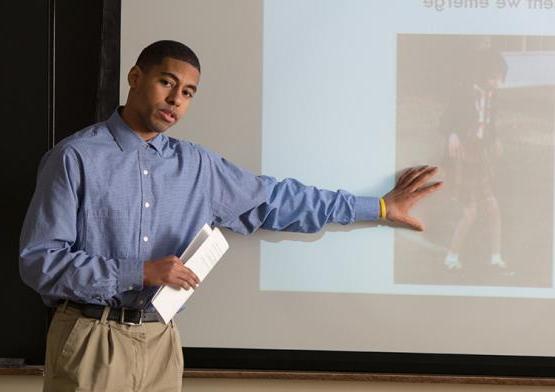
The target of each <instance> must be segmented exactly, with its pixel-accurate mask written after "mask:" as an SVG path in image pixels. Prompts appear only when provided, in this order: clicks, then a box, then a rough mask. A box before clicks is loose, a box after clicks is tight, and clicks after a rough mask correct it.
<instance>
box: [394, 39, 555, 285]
mask: <svg viewBox="0 0 555 392" xmlns="http://www.w3.org/2000/svg"><path fill="white" fill-rule="evenodd" d="M397 49H398V53H397V54H398V59H397V60H398V62H397V64H398V68H397V73H398V74H397V76H398V87H397V157H398V158H397V162H396V163H397V168H399V169H401V168H403V167H406V166H407V163H410V162H414V160H415V159H417V157H418V156H425V157H429V159H430V160H431V161H433V162H436V163H437V164H438V165H439V166H440V169H441V171H442V173H443V179H444V181H445V188H444V190H443V192H442V193H441V194H440V195H438V196H437V198H436V202H434V203H429V204H428V205H427V206H424V207H423V208H422V209H421V210H420V211H419V212H418V213H419V215H420V216H422V217H423V219H424V220H426V221H428V220H429V221H434V222H443V223H444V224H443V225H440V226H441V227H438V226H436V227H435V228H434V227H430V228H429V229H428V230H427V231H426V232H425V233H424V234H423V235H415V234H414V233H410V232H406V231H397V233H396V235H395V282H396V283H410V284H433V285H437V284H448V285H457V284H460V285H484V286H500V285H503V286H526V287H552V286H553V282H552V264H553V159H554V158H553V127H554V122H555V106H554V105H555V38H553V37H529V36H526V37H524V36H475V35H474V36H462V35H413V34H403V35H398V48H397ZM431 204H433V205H431Z"/></svg>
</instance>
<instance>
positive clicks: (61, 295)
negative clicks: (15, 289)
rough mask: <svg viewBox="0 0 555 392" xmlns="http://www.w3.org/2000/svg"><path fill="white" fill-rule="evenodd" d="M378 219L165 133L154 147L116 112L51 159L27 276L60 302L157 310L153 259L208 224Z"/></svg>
mask: <svg viewBox="0 0 555 392" xmlns="http://www.w3.org/2000/svg"><path fill="white" fill-rule="evenodd" d="M378 213H379V202H378V199H376V198H373V197H356V196H353V195H352V194H350V193H348V192H345V191H342V190H340V191H337V192H332V191H328V190H322V189H317V188H315V187H310V186H305V185H303V184H301V183H299V182H298V181H296V180H294V179H285V180H283V181H277V180H276V179H275V178H272V177H267V176H256V175H254V174H252V173H250V172H248V171H246V170H243V169H241V168H239V167H237V166H235V165H233V164H232V163H230V162H229V161H227V160H226V159H224V158H222V157H221V156H219V155H217V154H215V153H214V152H211V151H208V150H206V149H205V148H203V147H201V146H199V145H196V144H193V143H190V142H186V141H182V140H177V139H174V138H171V137H167V136H165V135H163V134H159V135H158V136H156V137H155V138H154V139H152V140H150V141H149V142H145V141H144V140H142V139H141V138H140V137H139V136H138V135H137V134H136V133H135V132H134V131H132V130H131V129H130V128H129V127H128V126H127V125H126V123H125V122H124V121H123V120H122V118H121V117H120V115H119V114H118V111H115V112H114V114H113V115H112V116H111V117H110V118H109V119H108V120H107V121H105V122H101V123H98V124H95V125H92V126H90V127H88V128H85V129H83V130H81V131H79V132H77V133H75V134H74V135H72V136H70V137H68V138H66V139H64V140H63V141H61V142H60V143H58V144H57V145H56V146H55V147H54V148H53V149H52V150H50V151H49V152H48V153H46V154H45V156H44V157H43V159H42V161H41V164H40V167H39V172H38V178H37V184H36V189H35V193H34V195H33V198H32V201H31V204H30V206H29V209H28V211H27V215H26V217H25V221H24V224H23V230H22V233H21V241H20V272H21V276H22V278H23V280H24V281H25V283H26V284H28V285H29V286H31V287H32V288H33V289H34V290H36V291H37V292H38V293H39V294H40V295H41V296H42V298H43V301H44V302H45V303H46V304H47V305H48V306H54V305H55V304H56V303H58V302H59V301H60V300H63V299H69V300H72V301H75V302H82V303H91V304H100V305H110V306H112V307H122V306H124V307H128V308H145V307H147V306H148V304H149V300H150V298H151V297H152V295H153V293H154V292H155V291H156V289H157V287H146V286H145V287H143V263H144V262H145V261H147V260H153V259H157V258H161V257H164V256H168V255H180V254H181V253H182V252H183V250H184V249H185V248H186V247H187V245H188V244H189V242H190V241H191V240H192V239H193V237H194V235H195V234H196V233H197V232H198V231H199V230H200V228H201V227H202V226H203V225H204V224H206V223H208V224H210V225H214V226H220V227H225V228H228V229H231V230H233V231H235V232H238V233H242V234H248V233H252V232H254V231H255V230H257V229H258V228H264V229H270V230H286V231H298V232H315V231H318V230H319V229H320V228H322V226H324V225H325V224H326V223H330V222H335V223H341V224H348V223H352V222H354V221H362V220H376V219H377V218H378ZM147 310H148V308H147Z"/></svg>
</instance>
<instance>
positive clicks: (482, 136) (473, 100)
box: [441, 49, 507, 270]
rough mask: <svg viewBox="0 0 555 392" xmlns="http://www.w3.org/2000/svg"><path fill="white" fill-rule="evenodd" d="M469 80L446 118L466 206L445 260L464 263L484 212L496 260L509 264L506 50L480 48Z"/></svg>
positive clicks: (458, 190) (455, 265)
mask: <svg viewBox="0 0 555 392" xmlns="http://www.w3.org/2000/svg"><path fill="white" fill-rule="evenodd" d="M466 72H468V73H467V75H468V76H466V75H465V78H466V82H463V85H461V87H460V88H458V89H457V90H456V91H455V92H454V95H453V97H452V99H451V101H450V103H449V105H448V107H447V110H446V112H445V113H444V115H443V118H442V121H441V128H442V129H443V130H445V131H447V132H448V135H449V136H448V142H447V150H448V151H447V152H448V157H449V160H450V163H451V164H450V167H451V168H452V170H453V173H452V177H454V178H453V179H452V180H451V183H453V182H454V185H455V195H456V199H457V200H458V202H459V203H460V204H461V205H462V216H461V217H460V219H459V220H458V222H457V223H456V225H455V230H454V232H453V235H452V237H451V241H450V244H449V248H448V252H447V255H446V257H445V261H444V264H445V266H446V267H447V268H448V269H449V270H459V269H461V268H462V267H463V263H462V262H461V259H460V254H461V252H462V250H463V247H464V245H465V244H466V245H470V244H468V242H466V243H465V240H466V237H467V234H468V233H469V230H470V229H471V228H472V227H473V225H474V224H475V223H476V221H477V218H478V216H483V217H484V218H485V219H484V221H485V222H486V224H487V225H488V232H489V236H487V237H488V238H489V239H490V241H491V243H490V250H491V256H490V258H489V263H490V265H492V266H494V267H496V268H499V269H505V268H506V267H507V265H506V263H505V260H504V259H503V257H502V254H501V214H500V211H499V204H498V202H497V198H496V197H495V193H494V187H493V181H494V170H493V168H494V161H495V159H496V158H497V157H499V156H500V155H501V154H502V153H503V149H502V145H501V143H500V140H499V137H498V135H497V131H496V127H495V112H496V90H497V89H498V88H499V87H500V86H501V84H502V83H503V81H504V80H505V76H506V74H507V64H506V62H505V60H504V59H503V57H502V55H501V54H500V53H499V52H497V51H495V50H492V49H482V50H479V51H477V52H476V53H475V55H474V57H473V61H472V65H471V67H470V69H469V70H465V73H466Z"/></svg>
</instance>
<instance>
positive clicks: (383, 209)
mask: <svg viewBox="0 0 555 392" xmlns="http://www.w3.org/2000/svg"><path fill="white" fill-rule="evenodd" d="M386 217H387V207H386V206H385V200H384V199H383V197H380V218H382V219H386Z"/></svg>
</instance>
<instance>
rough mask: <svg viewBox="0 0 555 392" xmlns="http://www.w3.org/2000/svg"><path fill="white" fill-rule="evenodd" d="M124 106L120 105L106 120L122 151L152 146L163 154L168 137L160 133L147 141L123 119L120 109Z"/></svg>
mask: <svg viewBox="0 0 555 392" xmlns="http://www.w3.org/2000/svg"><path fill="white" fill-rule="evenodd" d="M121 108H122V106H120V107H119V108H117V109H116V110H114V113H112V115H111V116H110V118H109V119H108V120H107V121H106V124H107V125H108V129H109V130H110V133H111V134H112V136H113V137H114V140H115V141H116V143H117V145H118V146H119V148H120V149H121V150H122V151H135V150H137V149H139V148H145V147H146V146H150V147H152V148H154V150H156V152H157V153H158V154H159V155H160V156H162V155H163V154H162V151H163V147H164V145H165V144H166V142H167V140H166V139H167V137H166V136H165V135H163V134H161V133H159V134H158V135H157V136H156V137H155V138H153V139H151V140H149V141H148V142H145V141H144V140H143V139H141V137H140V136H139V135H137V133H136V132H135V131H133V130H132V129H131V128H130V127H129V125H127V124H126V123H125V121H123V119H122V118H121V116H120V114H119V110H120V109H121Z"/></svg>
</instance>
